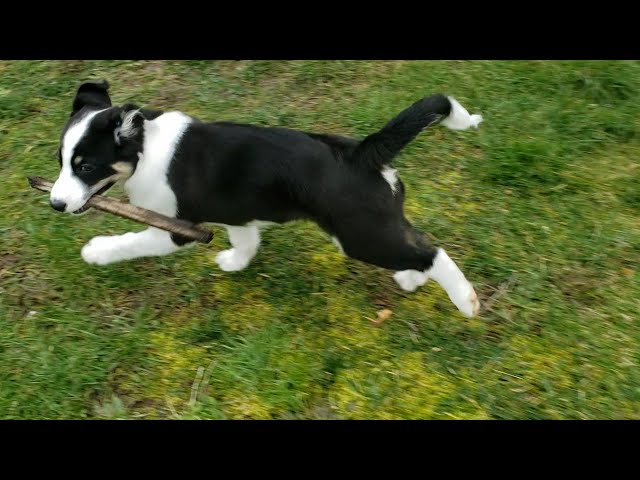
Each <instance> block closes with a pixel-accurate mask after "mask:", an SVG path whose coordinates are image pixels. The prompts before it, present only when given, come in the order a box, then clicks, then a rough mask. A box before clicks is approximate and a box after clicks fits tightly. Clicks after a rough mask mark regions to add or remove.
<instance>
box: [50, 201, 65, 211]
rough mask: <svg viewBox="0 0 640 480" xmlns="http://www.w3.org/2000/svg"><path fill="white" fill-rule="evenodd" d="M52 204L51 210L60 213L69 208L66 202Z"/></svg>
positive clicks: (52, 202)
mask: <svg viewBox="0 0 640 480" xmlns="http://www.w3.org/2000/svg"><path fill="white" fill-rule="evenodd" d="M50 203H51V208H53V209H54V210H57V211H59V212H64V209H65V208H67V204H66V203H65V202H61V201H60V200H51V202H50Z"/></svg>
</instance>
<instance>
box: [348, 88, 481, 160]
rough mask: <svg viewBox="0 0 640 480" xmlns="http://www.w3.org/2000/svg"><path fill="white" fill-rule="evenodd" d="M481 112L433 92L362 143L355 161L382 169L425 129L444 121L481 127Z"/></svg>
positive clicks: (450, 124)
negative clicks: (471, 112)
mask: <svg viewBox="0 0 640 480" xmlns="http://www.w3.org/2000/svg"><path fill="white" fill-rule="evenodd" d="M480 122H482V117H481V116H480V115H469V112H467V110H466V109H465V108H464V107H463V106H462V105H460V104H459V103H458V102H457V101H456V99H454V98H453V97H446V96H445V95H432V96H430V97H425V98H423V99H422V100H418V101H417V102H416V103H414V104H413V105H411V106H410V107H409V108H407V109H406V110H403V111H402V112H400V114H399V115H398V116H397V117H395V118H394V119H393V120H391V121H390V122H389V123H387V124H386V125H385V126H384V128H382V130H380V131H378V132H376V133H374V134H372V135H369V136H368V137H367V138H365V139H364V140H363V141H362V142H360V143H359V144H358V146H357V147H356V149H355V150H354V151H353V154H352V155H351V161H352V162H354V163H356V164H359V165H362V166H366V167H370V168H374V169H381V168H382V167H383V166H384V165H387V164H389V163H391V161H392V160H393V158H394V157H395V156H396V155H398V153H400V151H401V150H402V149H403V148H404V147H405V146H407V145H408V144H409V143H410V142H411V141H412V140H413V139H414V138H416V136H418V134H419V133H420V132H421V131H422V130H424V129H425V128H427V127H429V126H431V125H433V124H437V123H441V124H443V125H444V126H446V127H449V128H451V129H453V130H466V129H467V128H470V127H477V126H478V124H479V123H480Z"/></svg>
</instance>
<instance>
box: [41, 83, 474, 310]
mask: <svg viewBox="0 0 640 480" xmlns="http://www.w3.org/2000/svg"><path fill="white" fill-rule="evenodd" d="M108 89H109V85H108V83H107V82H106V81H99V82H86V83H84V84H82V85H81V86H80V88H79V89H78V91H77V93H76V96H75V98H74V101H73V108H72V112H71V118H70V119H69V121H68V123H67V125H66V126H65V128H64V131H63V134H62V138H61V143H60V149H59V155H58V156H59V161H60V166H61V171H60V176H59V178H58V179H57V181H56V182H55V185H54V186H53V190H52V191H51V198H50V201H51V206H52V207H53V208H54V209H56V210H58V211H61V212H62V211H64V212H69V213H80V212H82V211H84V210H85V209H86V207H85V204H86V202H87V200H88V199H89V198H90V197H91V196H92V195H95V194H98V193H103V192H105V191H107V190H108V189H109V188H110V187H111V186H112V185H114V184H115V183H116V182H118V181H123V182H124V188H125V191H126V192H127V194H128V195H129V201H130V202H131V203H132V204H133V205H137V206H140V207H143V208H147V209H149V210H154V211H156V212H159V213H162V214H164V215H167V216H170V217H176V218H184V219H187V220H190V221H192V222H196V223H200V222H204V223H206V222H209V223H213V224H218V225H224V226H225V227H226V229H227V232H228V234H229V240H230V242H231V245H232V248H231V249H229V250H224V251H222V252H220V253H219V254H218V255H217V257H216V262H217V263H218V265H219V266H220V268H221V269H222V270H225V271H228V272H232V271H237V270H242V269H243V268H245V267H247V265H249V262H250V261H251V259H252V258H253V257H254V256H255V255H256V252H257V250H258V245H259V244H260V228H262V227H264V226H266V225H269V224H273V223H283V222H287V221H291V220H303V219H304V220H311V221H314V222H315V223H317V224H318V225H319V226H320V228H322V229H323V230H324V231H325V232H327V233H328V234H329V236H331V237H332V239H333V241H334V243H335V244H336V246H337V247H338V248H339V249H340V250H341V251H342V252H344V254H346V255H348V256H349V257H352V258H354V259H357V260H360V261H363V262H367V263H370V264H374V265H378V266H380V267H383V268H386V269H389V270H392V271H395V272H396V273H395V274H394V278H395V280H396V282H397V283H398V284H399V285H400V287H401V288H403V289H404V290H407V291H414V290H416V289H417V288H418V287H419V286H421V285H424V284H425V283H426V281H427V280H428V279H429V278H433V279H434V280H435V281H436V282H438V283H439V284H440V285H441V286H442V288H444V289H445V290H446V292H447V294H448V295H449V298H450V299H451V301H452V302H453V303H454V304H455V305H456V306H457V307H458V309H459V310H460V311H461V312H462V313H463V314H464V315H466V316H474V315H476V314H477V313H478V309H479V301H478V298H477V296H476V293H475V292H474V289H473V287H472V286H471V284H470V283H469V282H468V281H467V279H466V278H465V276H464V274H463V273H462V272H461V271H460V269H459V268H458V267H457V265H456V264H455V263H454V262H453V260H451V259H450V258H449V256H448V255H447V254H446V252H445V251H444V250H443V249H442V248H438V247H436V246H434V245H433V244H432V243H431V242H430V241H429V240H428V238H427V237H426V236H425V235H424V234H422V233H421V232H419V231H417V230H415V229H414V228H413V227H412V226H411V224H410V223H409V221H408V220H407V219H406V218H405V216H404V213H403V203H404V193H405V191H404V186H403V184H402V182H401V181H400V180H399V179H398V177H397V175H396V171H395V170H393V169H392V168H391V167H390V165H391V162H392V160H393V159H394V157H395V156H396V155H397V154H398V153H399V152H400V151H401V150H402V149H403V148H404V147H405V146H406V145H407V144H408V143H409V142H411V141H412V140H413V139H414V138H415V137H416V136H417V135H418V134H419V133H420V132H421V131H422V130H423V129H425V128H426V127H429V126H430V125H434V124H438V123H439V124H442V125H445V126H447V127H449V128H452V129H455V130H464V129H467V128H469V127H477V125H478V124H479V123H480V122H481V121H482V117H481V116H479V115H469V113H468V112H467V110H465V109H464V108H463V107H462V106H461V105H460V104H459V103H458V102H457V101H456V100H455V99H453V98H451V97H446V96H444V95H434V96H430V97H426V98H423V99H422V100H419V101H417V102H416V103H414V104H413V105H412V106H410V107H409V108H407V109H406V110H404V111H402V112H401V113H400V114H399V115H398V116H397V117H395V118H394V119H392V120H391V121H390V122H389V123H388V124H387V125H386V126H384V127H383V128H382V129H381V130H379V131H378V132H375V133H373V134H371V135H369V136H368V137H366V138H365V139H363V140H356V139H352V138H347V137H344V136H338V135H325V134H316V133H307V132H302V131H296V130H291V129H287V128H267V127H260V126H253V125H241V124H235V123H229V122H212V123H209V122H203V121H200V120H198V119H196V118H193V117H191V116H189V115H186V114H184V113H181V112H177V111H172V112H161V111H155V110H147V109H144V108H138V107H137V106H135V105H123V106H112V104H111V99H110V97H109V94H108ZM186 243H188V240H186V239H185V238H182V237H179V236H176V235H173V234H170V233H168V232H166V231H164V230H160V229H157V228H153V227H151V228H147V229H146V230H144V231H142V232H139V233H125V234H124V235H117V236H99V237H95V238H93V239H92V240H91V241H90V242H89V243H87V244H86V245H85V246H84V247H83V248H82V258H83V259H84V260H85V261H86V262H88V263H92V264H98V265H106V264H109V263H113V262H118V261H122V260H131V259H134V258H138V257H147V256H156V255H167V254H170V253H172V252H175V251H177V250H178V249H180V248H181V247H182V246H184V245H185V244H186Z"/></svg>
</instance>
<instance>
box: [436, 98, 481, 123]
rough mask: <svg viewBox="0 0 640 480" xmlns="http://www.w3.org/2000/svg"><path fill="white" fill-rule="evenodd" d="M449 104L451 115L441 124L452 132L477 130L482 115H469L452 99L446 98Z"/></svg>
mask: <svg viewBox="0 0 640 480" xmlns="http://www.w3.org/2000/svg"><path fill="white" fill-rule="evenodd" d="M448 98H449V101H450V102H451V113H450V114H449V116H448V117H447V118H445V119H444V120H443V121H442V122H441V123H442V125H444V126H445V127H448V128H450V129H452V130H467V129H468V128H471V127H475V128H478V125H480V122H482V115H469V112H467V109H466V108H464V107H463V106H462V105H460V103H459V102H458V101H457V100H456V99H455V98H453V97H448Z"/></svg>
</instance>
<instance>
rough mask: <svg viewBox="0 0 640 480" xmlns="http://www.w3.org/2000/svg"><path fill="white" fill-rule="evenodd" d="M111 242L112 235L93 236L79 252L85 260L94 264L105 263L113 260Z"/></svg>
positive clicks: (112, 241)
mask: <svg viewBox="0 0 640 480" xmlns="http://www.w3.org/2000/svg"><path fill="white" fill-rule="evenodd" d="M113 243H114V240H113V238H112V237H105V236H102V237H94V238H92V239H91V240H90V241H89V243H87V244H86V245H85V246H84V247H82V251H81V252H80V253H81V255H82V258H83V260H84V261H85V262H87V263H90V264H94V265H107V264H109V263H112V262H113V261H114V259H113Z"/></svg>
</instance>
